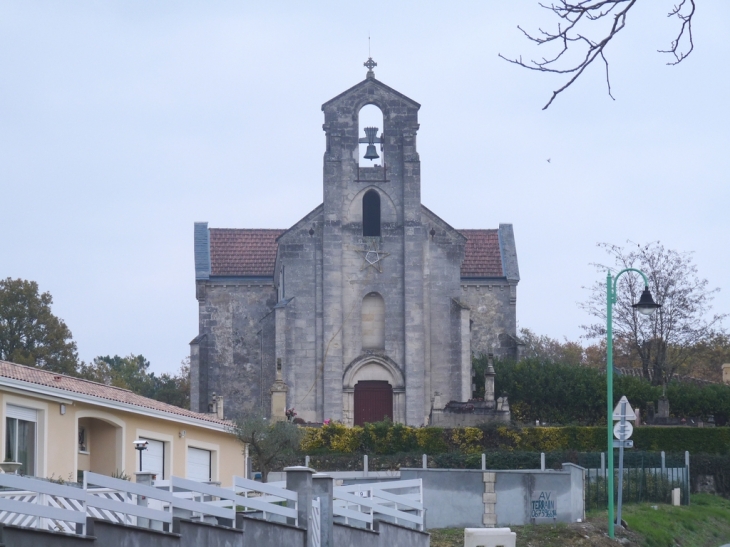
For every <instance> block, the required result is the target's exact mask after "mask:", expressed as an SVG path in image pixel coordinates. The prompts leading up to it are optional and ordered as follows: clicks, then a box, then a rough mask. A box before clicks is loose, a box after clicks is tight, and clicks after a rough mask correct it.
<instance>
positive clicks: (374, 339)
mask: <svg viewBox="0 0 730 547" xmlns="http://www.w3.org/2000/svg"><path fill="white" fill-rule="evenodd" d="M361 313H362V322H361V325H362V349H385V301H384V300H383V297H382V296H380V295H379V294H378V293H376V292H371V293H370V294H367V295H365V298H363V299H362V312H361Z"/></svg>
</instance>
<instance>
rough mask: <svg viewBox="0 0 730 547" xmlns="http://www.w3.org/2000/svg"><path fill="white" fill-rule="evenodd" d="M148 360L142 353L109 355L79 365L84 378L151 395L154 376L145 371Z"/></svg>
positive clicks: (148, 364) (148, 365)
mask: <svg viewBox="0 0 730 547" xmlns="http://www.w3.org/2000/svg"><path fill="white" fill-rule="evenodd" d="M149 367H150V362H149V361H148V360H147V359H145V358H144V356H143V355H134V354H130V355H128V356H127V357H120V356H119V355H115V356H114V357H111V356H109V355H104V356H99V357H95V358H94V360H93V361H92V362H91V363H90V364H88V365H87V364H83V365H82V366H81V374H82V376H83V377H84V378H86V379H88V380H92V381H94V382H99V383H101V384H105V385H108V386H115V387H121V388H123V389H128V390H130V391H134V392H135V393H139V394H140V395H144V396H145V397H151V396H152V395H153V394H154V391H155V381H154V376H153V375H151V374H148V373H147V369H148V368H149Z"/></svg>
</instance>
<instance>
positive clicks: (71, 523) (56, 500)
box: [0, 473, 87, 533]
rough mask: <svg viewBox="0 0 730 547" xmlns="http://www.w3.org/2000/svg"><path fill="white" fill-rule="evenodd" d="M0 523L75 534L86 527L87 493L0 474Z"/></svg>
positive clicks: (61, 485) (27, 478) (50, 483)
mask: <svg viewBox="0 0 730 547" xmlns="http://www.w3.org/2000/svg"><path fill="white" fill-rule="evenodd" d="M0 486H1V487H3V488H5V489H6V490H2V491H0V522H2V523H4V524H16V525H19V526H35V527H37V528H43V529H48V530H57V531H62V532H70V533H76V527H77V526H76V525H81V527H83V526H84V525H85V524H86V497H87V494H86V491H85V490H82V489H80V488H74V487H72V486H66V485H63V484H56V483H53V482H48V481H43V480H39V479H33V478H30V477H23V476H20V475H11V474H5V473H3V474H0Z"/></svg>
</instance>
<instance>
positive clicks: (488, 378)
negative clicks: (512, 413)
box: [484, 353, 501, 410]
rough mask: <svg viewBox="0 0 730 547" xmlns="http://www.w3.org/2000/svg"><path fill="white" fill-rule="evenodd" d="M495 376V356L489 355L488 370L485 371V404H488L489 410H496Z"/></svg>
mask: <svg viewBox="0 0 730 547" xmlns="http://www.w3.org/2000/svg"><path fill="white" fill-rule="evenodd" d="M495 376H496V373H495V372H494V354H492V353H489V354H488V355H487V370H485V371H484V402H485V403H488V404H487V408H494V377H495ZM490 405H491V406H490ZM499 410H501V409H499Z"/></svg>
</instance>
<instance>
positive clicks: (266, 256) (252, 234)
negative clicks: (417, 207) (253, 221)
mask: <svg viewBox="0 0 730 547" xmlns="http://www.w3.org/2000/svg"><path fill="white" fill-rule="evenodd" d="M285 231H286V230H249V229H233V228H230V229H221V228H211V229H210V264H211V272H210V273H211V275H212V276H232V277H238V276H241V277H243V276H260V277H273V275H274V263H275V261H276V249H277V243H276V238H277V237H279V236H280V235H281V234H283V233H284V232H285ZM458 231H459V232H460V233H461V234H462V235H464V237H466V238H467V241H466V250H465V256H464V262H463V264H462V265H461V277H503V276H504V273H503V271H502V255H501V253H500V250H499V235H498V232H499V230H458Z"/></svg>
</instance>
